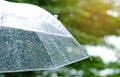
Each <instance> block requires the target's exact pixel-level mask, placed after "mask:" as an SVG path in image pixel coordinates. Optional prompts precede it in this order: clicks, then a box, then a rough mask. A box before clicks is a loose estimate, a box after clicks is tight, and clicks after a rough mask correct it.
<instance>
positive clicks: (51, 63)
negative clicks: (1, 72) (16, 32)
mask: <svg viewBox="0 0 120 77" xmlns="http://www.w3.org/2000/svg"><path fill="white" fill-rule="evenodd" d="M34 34H35V35H36V36H37V37H38V38H39V36H38V34H37V33H35V32H34ZM39 40H40V38H39ZM41 43H42V45H43V47H44V49H45V50H46V52H47V49H46V48H45V46H44V44H43V42H42V41H41ZM47 55H48V57H49V59H50V55H49V54H48V52H47ZM50 62H51V64H52V67H53V68H54V65H53V62H52V60H51V59H50Z"/></svg>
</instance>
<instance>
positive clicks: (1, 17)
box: [0, 1, 88, 73]
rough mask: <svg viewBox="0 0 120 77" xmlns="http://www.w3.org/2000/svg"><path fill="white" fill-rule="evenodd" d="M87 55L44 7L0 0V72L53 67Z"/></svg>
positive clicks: (81, 58) (75, 60)
mask: <svg viewBox="0 0 120 77" xmlns="http://www.w3.org/2000/svg"><path fill="white" fill-rule="evenodd" d="M85 58H88V55H87V54H86V50H85V49H84V48H83V47H81V45H80V44H79V43H78V42H77V41H76V40H75V38H74V37H73V36H72V35H71V34H70V33H69V32H68V30H67V29H66V28H65V27H64V26H63V25H62V23H61V22H60V21H59V20H57V18H56V16H53V15H51V14H50V13H49V12H47V11H45V10H44V9H42V8H40V7H37V6H34V5H30V4H23V3H12V2H7V1H0V72H1V73H2V72H19V71H35V70H49V69H56V68H59V67H62V66H65V65H68V64H71V63H74V62H77V61H80V60H83V59H85Z"/></svg>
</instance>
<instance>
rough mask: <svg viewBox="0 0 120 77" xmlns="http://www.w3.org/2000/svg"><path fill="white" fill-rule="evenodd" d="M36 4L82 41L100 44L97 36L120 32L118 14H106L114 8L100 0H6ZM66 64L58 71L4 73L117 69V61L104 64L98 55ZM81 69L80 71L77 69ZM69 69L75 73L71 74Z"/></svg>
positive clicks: (82, 76)
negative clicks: (113, 15) (55, 15)
mask: <svg viewBox="0 0 120 77" xmlns="http://www.w3.org/2000/svg"><path fill="white" fill-rule="evenodd" d="M7 1H13V2H23V3H30V4H35V5H38V6H41V7H43V8H44V9H46V10H48V11H49V12H51V13H52V14H57V15H58V16H59V17H58V19H59V20H60V21H61V22H62V23H63V24H64V25H65V26H66V28H67V29H68V30H69V31H70V32H71V33H72V34H73V36H74V37H75V38H76V39H77V40H78V41H79V42H80V43H81V44H91V45H97V44H100V43H101V42H100V40H99V39H100V38H101V37H103V36H105V35H112V34H116V35H119V34H120V22H119V21H120V17H116V18H115V17H112V16H110V15H108V14H107V13H106V11H107V10H109V9H112V10H113V9H114V8H113V5H112V3H105V2H103V0H7ZM92 59H93V60H92V61H90V60H89V59H86V60H83V61H81V62H77V63H74V64H71V65H69V66H66V67H64V68H61V69H58V70H51V71H36V72H35V71H34V72H20V73H6V74H4V75H5V77H54V76H56V74H57V75H58V77H101V76H100V75H99V74H97V73H94V72H92V71H91V69H95V70H98V71H100V70H103V69H106V68H114V69H117V68H120V63H118V62H116V63H114V62H113V63H112V62H111V63H109V64H105V63H104V62H103V61H102V60H101V58H99V57H92ZM81 70H82V71H83V72H80V71H81ZM71 71H75V72H77V73H74V74H72V73H71ZM119 76H120V74H112V75H107V76H106V77H119Z"/></svg>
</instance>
